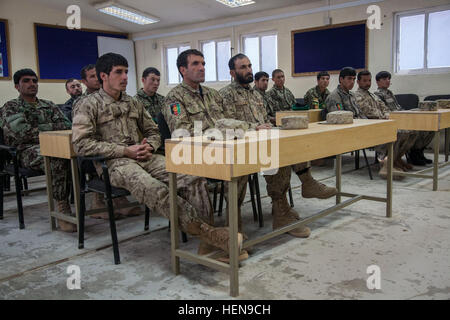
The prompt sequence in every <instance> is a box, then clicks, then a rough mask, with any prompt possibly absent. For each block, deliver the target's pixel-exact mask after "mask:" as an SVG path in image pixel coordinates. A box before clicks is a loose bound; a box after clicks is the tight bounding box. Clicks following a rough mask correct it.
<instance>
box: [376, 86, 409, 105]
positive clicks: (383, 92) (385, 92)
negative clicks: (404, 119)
mask: <svg viewBox="0 0 450 320" xmlns="http://www.w3.org/2000/svg"><path fill="white" fill-rule="evenodd" d="M375 94H376V95H377V96H378V98H380V99H381V101H383V102H384V103H385V105H386V106H387V108H388V109H389V110H390V111H399V110H403V108H402V107H401V106H400V104H399V103H398V102H397V99H396V98H395V96H394V94H393V93H392V91H391V90H389V89H382V88H378V90H377V91H375Z"/></svg>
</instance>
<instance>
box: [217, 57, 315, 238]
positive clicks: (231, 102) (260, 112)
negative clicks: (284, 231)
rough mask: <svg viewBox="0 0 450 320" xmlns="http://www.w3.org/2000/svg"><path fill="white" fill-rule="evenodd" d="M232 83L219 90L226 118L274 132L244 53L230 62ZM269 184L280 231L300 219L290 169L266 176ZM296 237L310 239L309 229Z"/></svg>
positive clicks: (299, 231)
mask: <svg viewBox="0 0 450 320" xmlns="http://www.w3.org/2000/svg"><path fill="white" fill-rule="evenodd" d="M228 66H229V68H230V74H231V76H232V77H233V82H232V83H231V84H229V85H227V86H226V87H224V88H222V89H220V90H219V92H220V94H221V96H222V97H223V106H224V109H225V116H226V117H227V118H233V119H238V120H242V121H245V122H247V123H248V124H249V127H250V128H252V129H256V130H265V129H271V128H272V125H271V124H270V123H269V119H268V115H267V112H266V109H265V107H264V103H263V99H262V97H261V95H260V94H259V93H257V92H256V91H255V90H254V89H253V88H251V87H250V83H251V82H253V72H252V67H251V63H250V60H249V59H248V57H247V56H245V55H243V54H237V55H235V56H234V57H232V58H231V59H230V61H229V63H228ZM264 178H265V179H266V182H267V193H268V195H269V197H270V198H271V199H272V215H273V220H272V227H273V229H274V230H275V229H278V228H281V227H283V226H285V225H288V224H291V223H294V222H296V221H298V220H299V219H300V217H299V215H298V213H297V212H296V211H295V210H294V209H292V208H291V206H290V205H289V203H288V201H287V198H286V193H287V191H288V189H289V181H290V178H291V168H290V167H283V168H279V169H278V171H277V173H276V174H274V175H264ZM289 233H290V234H291V235H293V236H296V237H302V238H306V237H309V235H310V233H311V231H310V229H309V228H308V227H298V228H296V229H294V230H291V231H290V232H289Z"/></svg>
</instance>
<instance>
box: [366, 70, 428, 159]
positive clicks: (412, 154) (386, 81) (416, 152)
mask: <svg viewBox="0 0 450 320" xmlns="http://www.w3.org/2000/svg"><path fill="white" fill-rule="evenodd" d="M375 79H376V80H377V85H378V90H377V91H376V92H375V94H376V95H377V96H378V97H379V98H380V99H381V100H382V101H383V102H384V103H385V104H386V106H387V107H388V109H389V110H390V111H398V110H403V108H402V107H401V106H400V104H399V103H398V101H397V99H396V98H395V96H394V94H393V93H392V91H391V90H389V87H390V86H391V74H390V73H389V72H387V71H381V72H378V73H377V75H376V76H375ZM415 134H416V136H417V138H416V142H415V143H414V145H413V146H412V147H411V149H410V150H409V151H408V152H407V153H406V158H407V159H408V162H409V163H411V164H414V165H416V166H424V165H425V164H430V163H432V162H433V161H432V160H430V159H427V158H425V155H424V154H423V152H424V150H425V148H426V146H427V145H429V144H430V142H431V141H432V140H433V138H434V132H432V131H418V132H416V133H415Z"/></svg>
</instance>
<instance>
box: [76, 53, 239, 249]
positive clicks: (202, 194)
mask: <svg viewBox="0 0 450 320" xmlns="http://www.w3.org/2000/svg"><path fill="white" fill-rule="evenodd" d="M127 70H128V62H127V60H126V59H125V58H124V57H123V56H121V55H119V54H115V53H107V54H105V55H103V56H101V57H100V58H99V59H98V60H97V64H96V71H97V75H98V78H99V81H100V83H101V84H102V88H101V89H100V90H99V92H96V93H93V94H91V95H90V96H88V97H86V98H85V99H83V100H82V101H80V102H79V104H78V106H77V109H76V112H75V115H74V119H73V120H74V121H73V127H72V128H73V129H72V130H73V136H72V140H73V146H74V150H75V152H76V153H77V154H78V155H84V156H94V155H100V156H105V157H107V158H111V160H108V168H109V174H110V179H111V183H112V185H114V186H118V187H122V188H125V189H127V190H128V191H129V192H130V193H131V194H132V195H133V196H134V197H135V198H136V199H137V200H138V201H139V202H140V203H144V204H145V205H146V206H147V207H148V208H149V209H150V210H151V211H153V212H156V213H157V214H159V215H162V216H164V217H167V218H168V217H169V212H170V210H169V208H170V205H169V188H168V180H169V175H168V173H167V171H166V170H165V158H164V156H162V155H159V154H152V153H153V151H156V150H157V149H158V147H159V146H160V144H161V138H160V135H159V132H158V127H157V126H156V124H155V123H154V122H153V120H152V119H151V117H150V115H149V113H148V112H147V111H146V110H145V109H144V107H143V105H142V104H141V103H140V102H139V101H137V100H136V99H134V98H132V97H130V96H128V95H127V94H126V93H125V89H126V85H127V81H128V76H127ZM140 135H142V136H143V137H144V138H143V140H142V141H141V138H140ZM99 169H100V168H97V170H98V171H99ZM177 186H178V195H179V196H178V197H177V206H178V210H179V221H178V222H179V226H180V229H181V230H182V231H184V232H186V233H188V234H190V235H194V236H200V237H201V239H202V241H204V242H206V243H208V244H210V245H212V246H215V247H217V248H220V249H222V250H225V251H228V248H229V247H228V242H229V236H228V229H227V228H214V227H212V226H211V223H212V206H211V203H210V200H209V196H208V192H207V189H206V180H205V179H204V178H199V177H192V176H188V175H182V174H179V175H177ZM238 240H239V247H240V246H241V244H242V240H243V237H242V234H238Z"/></svg>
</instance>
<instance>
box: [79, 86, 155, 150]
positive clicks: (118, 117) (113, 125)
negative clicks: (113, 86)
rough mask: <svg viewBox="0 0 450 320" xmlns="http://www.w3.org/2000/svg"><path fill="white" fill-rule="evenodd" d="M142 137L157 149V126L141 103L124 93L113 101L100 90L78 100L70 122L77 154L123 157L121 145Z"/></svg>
mask: <svg viewBox="0 0 450 320" xmlns="http://www.w3.org/2000/svg"><path fill="white" fill-rule="evenodd" d="M142 137H145V138H146V139H147V142H148V143H149V144H150V145H151V146H152V147H153V150H154V151H156V150H157V149H158V148H159V146H160V144H161V137H160V136H159V131H158V127H157V126H156V124H155V123H154V122H153V120H152V119H151V117H150V115H149V113H148V112H146V111H145V109H144V106H143V105H142V104H141V103H140V102H139V101H137V100H136V99H134V98H132V97H130V96H129V95H127V94H126V93H125V92H122V95H121V97H120V100H119V101H115V100H114V99H113V98H112V97H111V96H109V95H108V94H107V93H106V92H105V91H104V90H103V89H100V90H99V91H98V92H95V93H92V94H90V95H89V96H88V97H86V98H84V99H82V100H80V102H79V103H78V105H77V109H76V111H75V114H74V118H73V124H72V142H73V147H74V150H75V152H76V153H77V154H78V155H82V156H95V155H99V156H104V157H107V158H123V157H124V150H125V148H126V147H127V146H131V145H135V144H140V143H141V141H142Z"/></svg>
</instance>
